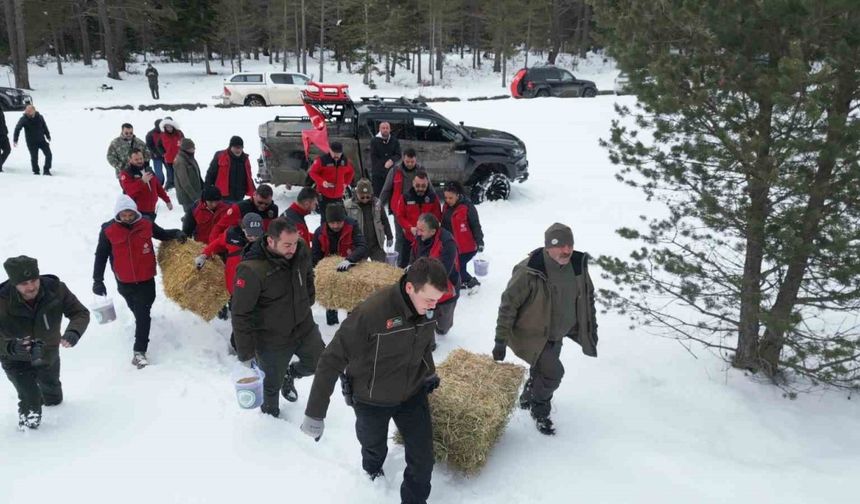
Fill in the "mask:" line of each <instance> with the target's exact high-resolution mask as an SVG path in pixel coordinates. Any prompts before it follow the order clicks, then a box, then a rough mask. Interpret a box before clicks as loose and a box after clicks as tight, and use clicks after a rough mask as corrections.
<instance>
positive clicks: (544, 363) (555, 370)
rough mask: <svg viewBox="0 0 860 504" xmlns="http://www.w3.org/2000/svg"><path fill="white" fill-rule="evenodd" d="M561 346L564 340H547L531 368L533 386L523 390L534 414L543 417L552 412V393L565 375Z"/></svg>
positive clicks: (524, 396)
mask: <svg viewBox="0 0 860 504" xmlns="http://www.w3.org/2000/svg"><path fill="white" fill-rule="evenodd" d="M561 346H562V340H558V341H547V342H546V345H545V346H544V347H543V351H542V352H541V354H540V355H539V356H538V360H537V362H535V365H534V366H532V367H531V369H529V378H530V381H531V386H530V387H529V388H527V389H525V390H523V398H525V399H527V400H528V401H529V402H530V403H531V410H532V416H535V417H538V418H542V417H548V416H549V414H550V411H551V409H552V404H551V401H552V395H553V394H554V393H555V391H556V390H558V387H559V386H560V385H561V379H562V378H563V377H564V366H563V365H562V363H561V359H560V357H561Z"/></svg>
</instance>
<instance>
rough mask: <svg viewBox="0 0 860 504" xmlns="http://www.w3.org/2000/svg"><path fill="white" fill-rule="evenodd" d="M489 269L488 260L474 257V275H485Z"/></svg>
mask: <svg viewBox="0 0 860 504" xmlns="http://www.w3.org/2000/svg"><path fill="white" fill-rule="evenodd" d="M489 271H490V261H488V260H486V259H475V276H479V277H485V276H487V273H488V272H489Z"/></svg>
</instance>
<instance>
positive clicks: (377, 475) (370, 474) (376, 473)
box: [367, 467, 385, 481]
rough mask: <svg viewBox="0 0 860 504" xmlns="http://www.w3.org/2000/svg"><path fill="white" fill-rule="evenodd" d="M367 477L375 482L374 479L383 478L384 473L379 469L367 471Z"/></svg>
mask: <svg viewBox="0 0 860 504" xmlns="http://www.w3.org/2000/svg"><path fill="white" fill-rule="evenodd" d="M367 477H368V478H370V481H376V478H385V471H383V470H382V468H381V467H380V468H379V469H377V470H375V471H373V472H369V471H368V473H367Z"/></svg>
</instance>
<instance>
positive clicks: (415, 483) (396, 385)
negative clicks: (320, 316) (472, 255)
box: [301, 257, 448, 504]
mask: <svg viewBox="0 0 860 504" xmlns="http://www.w3.org/2000/svg"><path fill="white" fill-rule="evenodd" d="M447 288H448V277H447V274H446V272H445V268H444V267H443V266H442V263H440V262H439V261H438V260H436V259H429V258H426V257H425V258H421V259H418V260H417V261H415V263H413V264H412V266H411V267H410V268H409V270H408V271H407V272H406V274H405V275H404V276H403V277H402V278H401V280H400V282H399V283H397V284H396V285H392V286H390V287H386V288H384V289H381V290H379V291H377V292H375V293H374V294H373V295H371V296H370V297H369V298H367V299H366V300H365V301H364V302H363V303H361V304H360V305H358V307H357V308H355V310H353V311H352V313H350V314H349V316H347V318H346V320H345V321H344V322H343V324H342V325H341V326H340V329H338V331H337V332H336V333H335V335H334V338H333V339H332V340H331V343H329V345H328V347H326V349H325V352H323V355H322V357H320V361H319V364H318V365H317V372H316V376H315V377H314V383H313V386H312V387H311V393H310V397H309V398H308V405H307V408H306V409H305V420H304V422H303V423H302V426H301V430H302V432H304V433H305V434H307V435H308V436H311V437H313V438H314V439H316V440H317V441H319V439H320V437H322V434H323V429H324V419H325V416H326V412H327V411H328V406H329V399H330V396H331V394H332V391H333V389H334V386H335V383H336V382H337V380H338V377H340V378H341V381H342V388H343V393H344V396H345V398H346V402H347V404H348V405H350V406H352V407H353V409H354V410H355V432H356V434H357V436H358V441H359V443H361V457H362V467H363V468H364V470H365V471H366V472H367V474H368V476H369V477H370V479H371V480H373V479H376V478H378V477H380V476H384V475H385V473H384V472H383V471H382V464H383V462H385V456H386V455H387V454H388V444H387V443H388V424H389V423H390V421H391V420H392V419H393V420H394V424H395V425H396V426H397V429H398V430H399V431H400V434H401V435H402V436H403V444H404V446H405V447H406V470H405V471H403V483H402V484H401V486H400V500H401V502H403V503H405V504H416V503H421V504H423V503H425V502H427V497H428V496H429V495H430V477H431V476H432V473H433V426H432V423H431V420H430V407H429V404H428V402H427V394H429V393H430V392H432V391H433V390H434V389H435V388H436V387H438V386H439V377H438V376H436V365H435V363H434V362H433V348H434V344H433V340H434V338H435V326H436V322H435V321H434V320H433V310H434V309H435V307H436V302H437V301H438V300H439V298H441V297H442V295H443V294H444V293H445V291H446V290H447Z"/></svg>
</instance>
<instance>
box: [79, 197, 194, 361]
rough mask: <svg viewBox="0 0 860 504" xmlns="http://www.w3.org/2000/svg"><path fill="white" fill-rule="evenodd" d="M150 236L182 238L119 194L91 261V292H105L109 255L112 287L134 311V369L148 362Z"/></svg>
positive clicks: (152, 296)
mask: <svg viewBox="0 0 860 504" xmlns="http://www.w3.org/2000/svg"><path fill="white" fill-rule="evenodd" d="M153 238H155V239H156V240H161V241H165V240H179V242H180V243H184V242H185V240H186V236H185V233H183V232H182V231H180V230H178V229H162V228H160V227H158V225H156V224H155V223H154V222H152V221H151V220H149V219H144V218H143V216H142V215H141V213H140V212H139V211H138V210H137V205H135V204H134V200H132V199H131V198H130V197H128V196H127V195H125V194H122V195H120V197H119V198H118V199H117V200H116V206H115V207H114V218H113V219H112V220H109V221H107V222H105V223H104V224H102V229H101V232H100V233H99V244H98V246H97V247H96V261H95V264H94V265H93V294H95V295H97V296H106V295H107V287H105V282H104V275H105V266H106V265H107V262H108V259H110V267H111V269H112V270H113V274H114V276H115V277H116V290H117V291H118V292H119V294H120V295H121V296H122V297H123V299H125V302H126V303H127V304H128V308H129V309H130V310H131V312H132V313H133V314H134V326H135V327H134V356H133V358H132V360H131V363H132V364H133V365H135V366H137V368H138V369H143V368H144V367H146V366H147V365H148V364H149V361H148V360H147V358H146V351H147V349H148V348H149V328H150V325H151V323H152V318H151V317H150V314H149V312H150V310H151V309H152V303H153V302H154V301H155V274H156V262H155V249H154V247H153V245H152V239H153Z"/></svg>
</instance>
